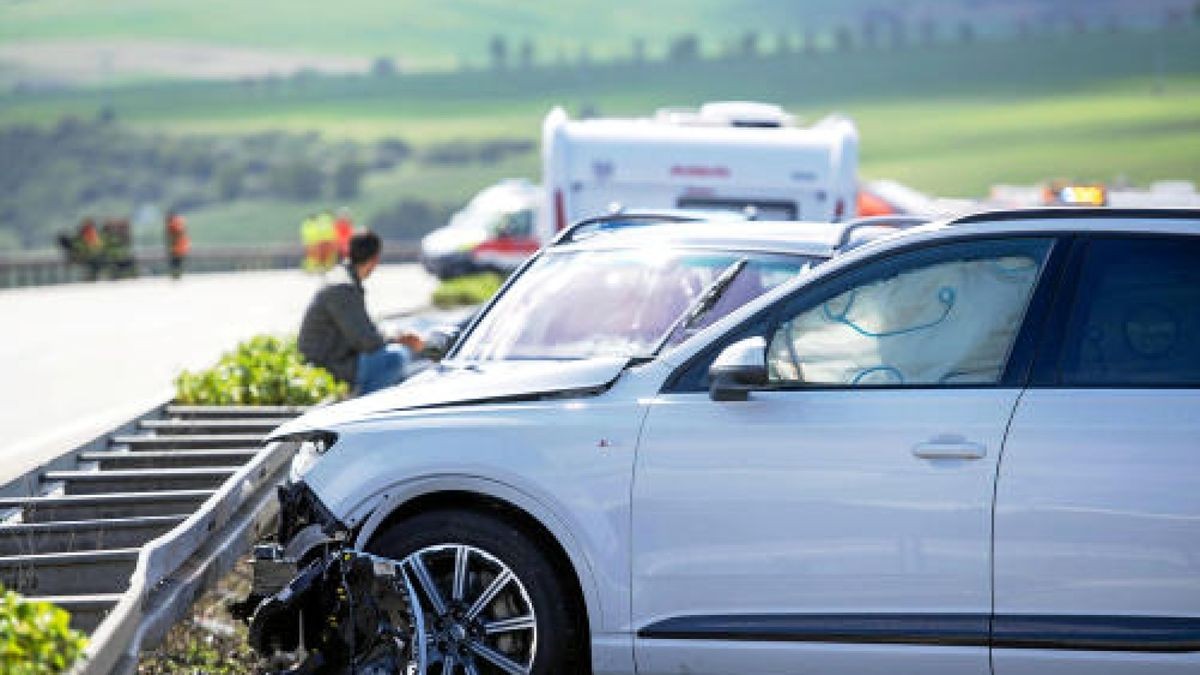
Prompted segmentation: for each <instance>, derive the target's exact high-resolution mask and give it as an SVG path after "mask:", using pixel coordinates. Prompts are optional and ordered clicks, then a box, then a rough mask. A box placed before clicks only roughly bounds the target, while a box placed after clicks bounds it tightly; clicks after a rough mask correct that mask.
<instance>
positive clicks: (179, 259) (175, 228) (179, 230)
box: [164, 211, 192, 279]
mask: <svg viewBox="0 0 1200 675" xmlns="http://www.w3.org/2000/svg"><path fill="white" fill-rule="evenodd" d="M164 241H165V242H166V244H167V259H168V260H169V261H170V262H171V278H172V279H178V278H179V277H181V276H183V259H184V258H185V257H187V254H188V251H190V250H191V248H192V242H191V240H190V239H188V233H187V223H186V222H185V221H184V219H183V216H182V215H180V214H179V213H178V212H176V211H168V212H167V231H166V236H165V237H164Z"/></svg>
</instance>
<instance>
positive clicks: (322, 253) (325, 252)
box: [317, 211, 338, 271]
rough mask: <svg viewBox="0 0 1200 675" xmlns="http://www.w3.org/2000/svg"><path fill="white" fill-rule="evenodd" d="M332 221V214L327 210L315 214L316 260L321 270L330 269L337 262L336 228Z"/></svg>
mask: <svg viewBox="0 0 1200 675" xmlns="http://www.w3.org/2000/svg"><path fill="white" fill-rule="evenodd" d="M333 223H334V221H333V214H332V213H330V212H329V211H322V212H321V213H320V215H318V216H317V236H318V239H317V260H318V261H319V264H320V269H321V271H326V270H330V269H332V268H333V266H334V265H336V264H337V262H338V251H337V230H336V228H335V227H334V224H333Z"/></svg>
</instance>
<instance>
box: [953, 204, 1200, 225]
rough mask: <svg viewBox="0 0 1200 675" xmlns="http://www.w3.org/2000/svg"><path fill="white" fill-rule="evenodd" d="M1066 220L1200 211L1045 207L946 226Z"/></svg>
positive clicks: (1198, 212)
mask: <svg viewBox="0 0 1200 675" xmlns="http://www.w3.org/2000/svg"><path fill="white" fill-rule="evenodd" d="M1066 218H1161V219H1175V218H1200V209H1189V208H1165V207H1164V208H1121V207H1112V206H1087V207H1084V206H1047V207H1041V208H1031V209H1003V210H998V211H982V212H980V213H972V214H970V215H966V216H962V217H960V218H955V219H953V220H951V221H949V222H948V223H947V224H949V225H969V224H971V223H991V222H1003V221H1009V220H1057V219H1066Z"/></svg>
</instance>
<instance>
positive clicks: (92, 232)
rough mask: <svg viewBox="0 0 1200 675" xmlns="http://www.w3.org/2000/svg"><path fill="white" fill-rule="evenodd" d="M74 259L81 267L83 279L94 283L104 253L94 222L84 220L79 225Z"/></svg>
mask: <svg viewBox="0 0 1200 675" xmlns="http://www.w3.org/2000/svg"><path fill="white" fill-rule="evenodd" d="M73 248H74V249H75V259H76V260H77V261H78V262H79V264H81V265H83V269H84V270H85V275H86V276H85V278H86V279H87V280H88V281H95V280H96V279H99V278H100V264H101V262H102V261H101V257H102V255H103V253H104V242H102V241H100V231H99V230H97V229H96V221H94V220H92V219H91V218H84V219H83V222H82V223H80V224H79V233H78V234H76V235H75V242H74V246H73Z"/></svg>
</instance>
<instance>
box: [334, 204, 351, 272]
mask: <svg viewBox="0 0 1200 675" xmlns="http://www.w3.org/2000/svg"><path fill="white" fill-rule="evenodd" d="M333 231H334V234H335V235H336V236H337V256H338V260H345V259H346V257H347V256H349V255H350V236H351V235H353V234H354V221H353V220H351V219H350V209H348V208H346V207H344V206H343V207H342V208H340V209H338V216H337V220H335V221H333Z"/></svg>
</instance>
